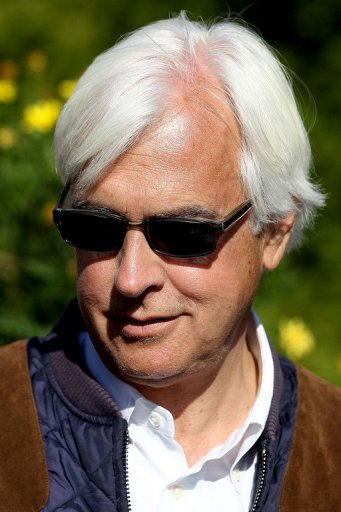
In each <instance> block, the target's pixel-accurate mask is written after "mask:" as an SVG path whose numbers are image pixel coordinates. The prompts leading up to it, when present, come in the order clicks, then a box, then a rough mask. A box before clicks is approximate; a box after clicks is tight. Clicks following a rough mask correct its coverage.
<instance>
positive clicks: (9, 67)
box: [0, 59, 19, 79]
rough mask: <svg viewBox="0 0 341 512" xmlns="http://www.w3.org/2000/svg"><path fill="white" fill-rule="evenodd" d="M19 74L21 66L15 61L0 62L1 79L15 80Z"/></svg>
mask: <svg viewBox="0 0 341 512" xmlns="http://www.w3.org/2000/svg"><path fill="white" fill-rule="evenodd" d="M18 73H19V66H18V64H17V63H16V62H14V61H13V60H9V59H8V60H3V61H2V62H0V77H1V78H9V79H13V78H15V77H16V76H17V75H18Z"/></svg>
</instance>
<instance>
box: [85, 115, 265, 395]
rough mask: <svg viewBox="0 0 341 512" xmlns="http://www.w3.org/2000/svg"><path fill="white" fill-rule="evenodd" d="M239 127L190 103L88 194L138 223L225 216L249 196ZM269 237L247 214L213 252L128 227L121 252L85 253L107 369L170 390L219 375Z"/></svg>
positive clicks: (89, 307) (92, 328) (92, 322)
mask: <svg viewBox="0 0 341 512" xmlns="http://www.w3.org/2000/svg"><path fill="white" fill-rule="evenodd" d="M239 149H240V139H239V131H238V128H237V125H236V122H235V120H234V118H233V116H232V114H231V113H230V112H225V113H224V121H223V120H221V119H219V118H218V116H216V115H215V114H213V113H211V112H208V111H207V110H205V109H203V108H199V107H197V108H192V109H191V111H189V110H186V109H184V111H183V112H181V113H179V114H178V115H174V116H172V117H171V118H169V119H168V121H166V122H164V123H162V126H161V127H159V128H158V129H156V130H154V131H153V132H152V133H149V134H147V135H146V136H145V137H144V139H143V140H142V141H141V142H140V143H138V144H137V145H136V146H135V147H134V148H133V149H131V150H130V151H128V152H127V153H126V154H125V155H124V156H123V157H121V158H120V159H119V160H118V161H116V162H115V163H113V164H112V166H111V167H110V169H108V173H107V174H106V175H105V177H104V178H103V179H102V180H101V181H100V182H99V183H98V184H97V185H96V186H95V187H94V188H93V189H91V190H90V191H89V193H88V194H87V196H86V202H87V204H89V206H93V205H96V206H105V207H107V208H110V209H111V210H113V211H114V212H116V213H117V214H119V215H121V216H124V217H125V218H127V219H128V220H129V221H130V222H140V221H142V220H144V219H146V218H148V217H151V216H159V215H165V214H167V213H170V214H172V213H174V212H177V211H179V210H181V211H182V215H181V216H184V214H183V211H187V210H188V211H190V210H191V209H192V210H193V207H196V206H199V207H204V208H205V209H208V210H209V211H210V212H211V214H212V218H213V219H216V220H221V219H223V218H224V217H226V216H227V215H228V214H229V212H230V211H231V210H233V209H234V208H235V207H236V206H238V205H239V204H240V203H241V202H242V201H244V200H245V199H247V198H245V196H244V195H243V190H242V186H241V183H240V179H239V176H238V158H239ZM263 245H264V243H263V240H262V238H259V237H254V236H253V235H252V234H251V230H250V224H249V220H248V218H247V217H246V218H244V219H243V220H242V221H241V222H240V223H239V224H238V226H237V227H236V228H235V229H233V230H231V232H227V233H225V234H224V235H223V236H222V237H221V238H220V240H219V243H218V246H217V250H216V251H215V253H214V254H212V255H209V256H205V257H198V258H194V259H188V260H184V259H175V258H172V257H167V256H161V255H158V254H156V253H155V252H153V251H152V250H151V248H150V247H149V245H148V243H147V241H146V239H145V237H144V235H143V232H142V231H140V230H137V229H131V230H129V231H128V232H127V234H126V237H125V240H124V245H123V247H122V249H121V250H120V251H118V252H116V253H104V254H103V253H102V254H100V253H93V252H87V251H83V250H77V251H76V253H77V263H78V299H79V302H80V306H81V309H82V312H83V315H84V318H85V320H86V323H87V327H88V329H89V332H90V334H91V337H92V339H93V341H94V344H95V345H96V348H97V349H98V351H99V352H100V354H101V356H102V358H103V360H104V362H105V363H106V365H107V366H108V367H109V368H110V369H111V370H112V371H114V372H115V373H116V374H117V375H118V376H120V377H121V378H123V379H124V380H126V381H128V382H130V383H132V384H135V385H140V386H152V387H162V386H166V385H168V384H171V383H176V382H180V381H182V380H183V379H187V378H190V377H191V376H192V375H195V378H197V377H198V374H200V373H201V374H204V373H205V372H212V371H213V372H214V371H215V370H216V369H218V368H219V367H220V365H221V364H222V363H223V362H224V361H225V359H226V356H227V354H228V353H229V350H230V349H231V347H232V346H233V345H234V344H235V343H236V342H238V341H240V342H243V338H244V337H245V329H246V324H247V320H248V316H249V310H250V304H251V301H252V298H253V295H254V293H255V290H256V288H257V285H258V282H259V278H260V275H261V271H262V257H263V251H264V249H263Z"/></svg>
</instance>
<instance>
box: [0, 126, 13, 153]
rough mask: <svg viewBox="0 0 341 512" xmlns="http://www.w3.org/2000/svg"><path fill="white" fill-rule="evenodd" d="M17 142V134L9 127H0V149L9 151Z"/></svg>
mask: <svg viewBox="0 0 341 512" xmlns="http://www.w3.org/2000/svg"><path fill="white" fill-rule="evenodd" d="M16 141H17V134H16V133H15V130H13V128H10V127H9V126H0V148H1V149H11V148H12V147H13V146H14V145H15V143H16Z"/></svg>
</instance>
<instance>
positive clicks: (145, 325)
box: [115, 316, 178, 337]
mask: <svg viewBox="0 0 341 512" xmlns="http://www.w3.org/2000/svg"><path fill="white" fill-rule="evenodd" d="M177 318H178V317H177V316H171V317H156V316H155V317H148V318H141V319H137V318H134V317H128V316H127V317H115V321H116V322H118V323H119V324H120V327H121V333H122V334H123V335H126V336H128V337H136V336H138V337H144V336H151V335H156V334H161V333H162V331H163V330H165V329H167V327H169V326H171V324H172V323H174V321H175V320H176V319H177Z"/></svg>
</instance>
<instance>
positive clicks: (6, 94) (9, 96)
mask: <svg viewBox="0 0 341 512" xmlns="http://www.w3.org/2000/svg"><path fill="white" fill-rule="evenodd" d="M16 97H17V85H16V83H15V82H13V80H9V79H8V78H4V79H3V80H0V102H2V103H11V102H12V101H14V100H15V98H16Z"/></svg>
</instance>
